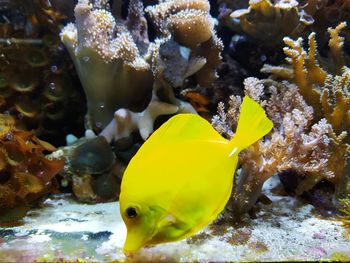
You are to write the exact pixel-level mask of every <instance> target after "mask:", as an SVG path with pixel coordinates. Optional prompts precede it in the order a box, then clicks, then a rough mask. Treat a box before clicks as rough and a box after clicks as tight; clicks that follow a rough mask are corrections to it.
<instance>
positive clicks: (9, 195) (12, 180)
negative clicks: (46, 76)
mask: <svg viewBox="0 0 350 263" xmlns="http://www.w3.org/2000/svg"><path fill="white" fill-rule="evenodd" d="M0 124H1V134H0V222H8V221H16V220H19V219H20V218H21V217H23V216H24V215H25V214H26V212H27V211H28V209H29V207H30V205H32V204H33V202H34V201H36V200H37V199H39V198H40V197H42V196H43V195H44V194H46V193H48V192H50V191H52V189H54V188H55V183H54V181H53V178H54V176H55V175H56V174H57V173H58V172H59V171H60V170H61V169H62V167H63V165H64V161H63V160H58V159H57V160H49V159H47V158H46V157H45V156H44V155H43V152H44V151H53V150H55V148H54V147H53V146H52V145H50V144H48V143H46V142H44V141H41V140H39V139H38V138H37V137H36V136H34V135H33V134H32V133H31V132H28V131H23V130H19V129H17V128H15V121H14V119H13V118H12V117H10V116H8V115H0Z"/></svg>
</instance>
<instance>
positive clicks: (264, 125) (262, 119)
mask: <svg viewBox="0 0 350 263" xmlns="http://www.w3.org/2000/svg"><path fill="white" fill-rule="evenodd" d="M272 127H273V123H272V121H271V120H270V119H269V118H267V116H266V114H265V110H264V109H263V108H262V107H261V106H260V105H259V103H257V102H255V101H254V100H252V99H251V98H249V97H248V96H245V97H244V99H243V102H242V105H241V112H240V116H239V120H238V125H237V129H236V134H235V135H234V137H233V138H232V140H231V141H230V143H229V145H230V147H231V149H232V152H231V155H232V154H233V153H235V152H240V151H241V150H243V149H245V148H247V147H249V146H250V145H252V144H253V143H254V142H256V141H258V140H259V139H260V138H262V137H263V136H264V135H266V134H267V133H269V131H271V129H272Z"/></svg>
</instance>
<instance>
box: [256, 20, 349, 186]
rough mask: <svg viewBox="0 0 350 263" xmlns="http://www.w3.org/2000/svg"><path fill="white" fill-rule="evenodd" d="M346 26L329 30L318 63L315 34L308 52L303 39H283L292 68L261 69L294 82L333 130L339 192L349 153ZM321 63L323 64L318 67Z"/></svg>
mask: <svg viewBox="0 0 350 263" xmlns="http://www.w3.org/2000/svg"><path fill="white" fill-rule="evenodd" d="M345 26H346V23H341V24H339V25H338V26H337V27H336V28H335V29H332V28H329V29H328V32H329V33H330V37H331V38H330V40H329V47H330V54H331V58H329V59H328V60H325V59H323V60H322V61H320V62H319V60H318V57H317V46H316V40H315V34H314V33H312V34H311V35H310V36H309V50H308V52H306V51H305V50H304V49H303V44H302V42H303V41H302V39H301V38H299V39H298V40H296V41H293V40H291V39H290V38H285V39H284V41H285V43H286V44H287V45H288V46H289V47H286V48H284V52H285V53H286V55H287V56H288V57H287V62H289V63H290V64H291V67H284V66H281V67H276V66H271V65H265V66H264V67H263V69H262V71H263V72H265V73H270V74H272V75H273V77H274V78H278V79H288V80H289V81H292V82H294V83H295V84H296V85H297V86H298V88H299V91H300V93H301V94H302V95H303V97H304V99H305V101H306V102H307V103H308V104H309V105H311V106H312V107H313V109H314V119H315V121H318V120H320V119H321V118H326V120H327V122H328V123H329V124H330V125H331V126H332V129H333V131H334V133H333V135H332V136H331V140H332V142H333V150H332V155H331V156H330V159H329V162H330V163H331V164H330V165H331V166H333V168H332V170H333V172H334V173H335V175H336V176H335V182H334V183H336V185H337V186H338V187H337V190H338V192H342V191H343V190H341V188H343V187H345V186H346V185H348V184H349V183H347V182H348V181H349V175H348V172H349V168H347V167H349V151H350V146H349V144H350V133H349V129H350V82H349V76H350V75H349V74H350V70H349V68H348V67H346V66H345V65H344V64H345V61H344V56H343V52H342V46H343V44H344V38H343V37H340V36H339V33H340V31H341V30H342V29H343V28H344V27H345ZM321 62H323V63H322V64H321Z"/></svg>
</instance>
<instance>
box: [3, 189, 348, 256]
mask: <svg viewBox="0 0 350 263" xmlns="http://www.w3.org/2000/svg"><path fill="white" fill-rule="evenodd" d="M269 198H270V199H271V200H272V204H269V205H263V204H259V209H258V212H257V214H256V216H257V218H256V219H250V218H248V217H246V218H245V219H244V220H243V221H242V222H241V223H240V224H235V225H234V226H232V224H227V222H226V223H224V224H219V223H216V224H212V225H210V226H209V227H207V228H206V229H205V230H204V231H202V232H201V233H199V234H198V235H196V236H194V237H192V238H190V239H188V240H184V241H180V242H176V243H170V244H164V245H158V246H155V247H152V248H145V249H143V250H141V251H140V252H139V253H138V254H137V255H135V256H134V257H133V260H137V261H139V260H142V261H144V260H153V261H160V260H163V261H166V262H169V261H175V262H178V261H183V262H189V261H200V262H208V261H221V262H222V261H305V260H307V261H314V260H330V259H333V260H346V259H347V260H349V259H350V237H349V236H348V235H347V232H346V231H345V230H344V229H343V227H342V224H341V222H339V221H334V220H325V219H321V218H319V217H316V216H314V213H312V206H311V205H305V204H302V203H301V202H300V201H297V200H295V199H294V198H292V197H278V196H273V195H271V194H269ZM125 235H126V229H125V227H124V224H123V222H122V220H121V217H120V215H119V204H118V203H117V202H113V203H105V204H96V205H84V204H79V203H76V202H75V201H74V199H72V198H71V196H70V195H56V196H52V197H51V198H49V199H47V200H46V201H45V202H44V203H43V204H42V207H40V208H37V209H33V210H32V211H31V212H30V213H29V214H28V216H27V217H25V218H24V220H23V225H21V226H18V227H12V228H0V261H2V262H3V261H6V262H8V261H16V262H19V261H20V262H25V261H54V260H59V259H64V260H68V261H69V260H77V259H80V260H82V261H125V260H126V258H125V256H124V255H123V253H122V250H121V249H122V246H123V242H124V239H125Z"/></svg>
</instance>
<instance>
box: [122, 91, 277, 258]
mask: <svg viewBox="0 0 350 263" xmlns="http://www.w3.org/2000/svg"><path fill="white" fill-rule="evenodd" d="M272 127H273V124H272V122H271V121H270V120H269V119H268V118H267V117H266V115H265V111H264V109H263V108H262V107H261V106H260V105H259V104H258V103H257V102H255V101H253V100H252V99H251V98H249V97H247V96H246V97H244V99H243V103H242V106H241V113H240V118H239V121H238V125H237V130H236V134H235V136H234V137H233V139H232V140H231V141H229V140H226V139H224V138H223V137H222V136H221V135H220V134H219V133H218V132H217V131H216V130H215V129H214V128H213V127H212V126H211V125H210V123H209V122H207V121H206V120H205V119H203V118H202V117H200V116H198V115H195V114H178V115H176V116H174V117H172V118H170V119H169V120H168V121H167V122H166V123H164V124H163V125H162V126H161V127H160V128H159V129H158V130H156V131H155V132H154V133H153V134H152V135H151V136H150V138H149V139H148V140H146V142H145V143H144V144H143V145H142V147H141V148H140V149H139V151H138V152H137V153H136V155H135V156H134V157H133V158H132V160H131V161H130V163H129V165H128V167H127V169H126V171H125V173H124V176H123V180H122V184H121V194H120V213H121V215H122V218H123V220H124V222H125V224H126V227H127V238H126V241H125V244H124V248H123V251H124V252H125V253H131V252H135V251H137V250H139V249H140V248H142V247H143V246H146V245H154V244H159V243H165V242H172V241H177V240H180V239H184V238H187V237H189V236H191V235H194V234H195V233H196V232H197V231H199V230H200V229H202V228H204V227H205V226H206V225H208V224H209V223H210V222H212V221H213V220H214V219H215V218H216V217H217V215H218V214H219V213H220V212H221V211H222V210H223V209H224V207H225V205H226V203H227V201H228V199H229V198H230V195H231V191H232V187H233V176H234V172H235V169H236V166H237V161H238V153H239V152H240V151H241V150H243V149H245V148H247V147H248V146H249V145H251V144H252V143H254V142H256V141H257V140H259V139H260V138H261V137H263V136H264V135H266V134H267V133H268V132H269V131H270V130H271V129H272Z"/></svg>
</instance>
